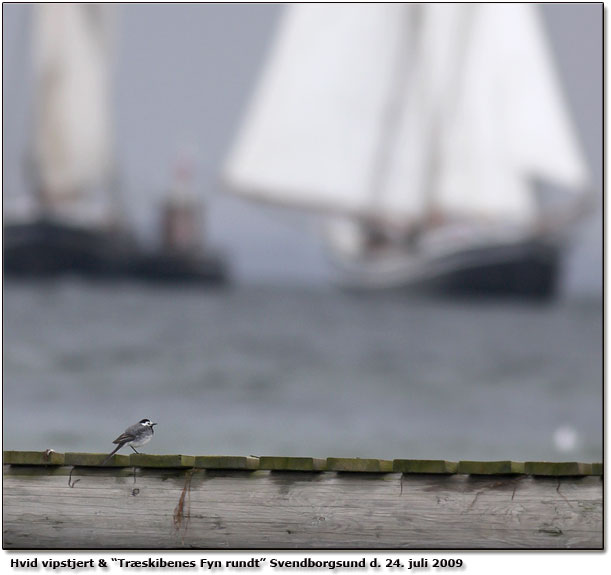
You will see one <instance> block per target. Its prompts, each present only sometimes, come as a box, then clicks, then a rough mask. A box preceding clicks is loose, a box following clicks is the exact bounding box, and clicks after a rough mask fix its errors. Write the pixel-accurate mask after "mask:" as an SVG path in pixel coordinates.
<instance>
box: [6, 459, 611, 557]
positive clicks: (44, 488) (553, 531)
mask: <svg viewBox="0 0 611 575" xmlns="http://www.w3.org/2000/svg"><path fill="white" fill-rule="evenodd" d="M19 469H23V470H24V471H25V470H26V469H27V468H20V467H18V468H10V472H8V473H5V476H4V493H3V500H4V515H3V517H4V525H3V529H4V545H5V547H6V548H54V547H71V548H101V547H106V548H109V547H110V548H138V547H140V548H160V549H162V548H219V549H221V548H227V547H231V548H256V547H259V548H261V547H269V548H286V549H291V548H357V547H367V548H465V547H472V548H482V549H484V548H546V549H547V548H601V546H602V481H601V478H600V477H598V476H585V477H580V478H576V479H573V478H564V477H546V478H535V477H531V476H526V475H521V476H497V477H494V476H484V475H477V476H468V475H439V474H438V475H433V474H431V475H428V474H414V475H404V474H401V473H345V472H344V473H341V472H340V473H335V472H298V471H297V472H289V471H287V472H284V471H217V470H206V469H195V470H178V469H174V470H170V471H168V470H164V469H160V470H157V469H138V470H135V474H132V475H129V474H126V473H124V472H125V471H127V470H126V469H122V470H120V469H112V468H110V469H101V470H99V473H96V472H94V470H93V469H92V468H75V469H74V470H73V473H72V477H71V478H70V479H71V481H72V482H73V483H72V484H73V485H74V486H73V487H69V486H68V476H67V475H59V474H57V473H50V472H48V470H47V469H46V468H40V472H39V473H38V474H34V475H32V474H29V475H28V474H25V473H24V474H20V473H19ZM7 471H8V470H7ZM119 471H121V472H122V473H121V474H118V472H119ZM77 479H78V480H79V481H77V482H76V483H74V481H75V480H77ZM181 501H182V508H181Z"/></svg>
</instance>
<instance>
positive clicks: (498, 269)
mask: <svg viewBox="0 0 611 575" xmlns="http://www.w3.org/2000/svg"><path fill="white" fill-rule="evenodd" d="M540 18H541V16H540V14H538V8H537V6H535V5H530V4H486V3H484V4H470V5H465V4H389V5H375V4H340V5H337V4H335V5H327V4H296V5H291V6H288V7H286V8H285V13H284V15H283V19H282V21H281V25H280V27H279V31H278V34H277V36H276V38H275V41H274V42H273V44H272V49H271V53H270V55H269V58H268V59H267V62H266V66H265V68H264V70H263V73H262V75H261V78H260V82H259V85H258V88H257V90H256V92H255V94H254V97H253V99H252V102H251V104H250V107H249V109H248V112H247V115H246V118H245V120H244V123H243V125H242V127H241V131H240V132H239V134H238V138H237V141H236V143H235V145H234V148H233V149H232V151H231V154H230V155H229V158H228V161H227V165H226V167H225V181H226V186H227V188H228V190H229V191H231V192H233V193H237V194H240V195H242V196H244V197H247V198H251V199H255V200H258V201H266V202H272V203H274V204H277V205H283V206H287V207H292V208H298V209H307V210H315V211H317V212H319V213H320V214H321V215H322V216H323V221H324V230H325V232H324V239H325V242H326V244H327V246H328V247H329V253H330V254H331V258H332V260H333V261H334V263H335V264H336V265H337V266H338V269H339V271H340V277H341V279H342V283H343V284H344V285H347V286H350V287H356V288H374V289H392V288H404V287H411V288H423V289H425V290H442V291H444V292H446V293H466V294H496V295H514V296H520V297H522V296H533V297H540V298H547V297H550V296H552V295H553V294H554V293H555V291H556V288H557V284H558V276H559V266H560V264H561V254H562V251H563V249H564V248H565V247H566V245H567V244H566V242H567V238H570V230H571V229H572V227H573V226H572V223H573V222H574V221H576V220H578V219H579V218H580V217H581V215H582V214H583V213H584V212H587V210H588V206H590V205H591V204H592V199H593V197H594V196H593V192H592V189H591V185H590V177H589V173H588V169H587V165H586V162H585V160H584V157H583V153H582V150H581V148H580V146H579V142H578V139H577V137H576V133H575V130H574V127H573V125H572V123H571V119H570V116H569V113H568V109H567V105H566V102H565V100H564V96H563V91H562V89H561V85H560V82H559V79H558V76H557V74H556V72H555V69H554V62H553V58H552V54H551V50H550V46H549V43H548V41H547V39H546V36H545V30H544V28H543V25H542V22H541V21H540Z"/></svg>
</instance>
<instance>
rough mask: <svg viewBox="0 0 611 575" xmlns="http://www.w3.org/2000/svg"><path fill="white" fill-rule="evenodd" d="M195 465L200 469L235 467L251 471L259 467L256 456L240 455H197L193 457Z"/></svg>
mask: <svg viewBox="0 0 611 575" xmlns="http://www.w3.org/2000/svg"><path fill="white" fill-rule="evenodd" d="M194 466H195V467H199V468H201V469H236V470H240V469H242V470H246V471H253V470H256V469H259V458H258V457H244V456H242V455H198V456H196V457H195V462H194Z"/></svg>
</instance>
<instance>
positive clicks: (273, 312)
mask: <svg viewBox="0 0 611 575" xmlns="http://www.w3.org/2000/svg"><path fill="white" fill-rule="evenodd" d="M3 312H4V316H3V317H4V319H3V328H4V349H3V351H4V365H3V368H4V369H3V373H4V388H3V389H4V391H3V399H4V403H3V407H4V410H3V412H4V430H3V431H4V436H3V443H4V449H45V448H47V447H52V448H53V449H55V450H56V451H93V452H105V451H110V449H111V447H112V444H111V441H112V440H113V439H114V438H115V437H116V436H117V435H118V434H119V433H121V432H122V431H123V429H124V428H125V427H126V426H127V425H129V424H132V423H134V422H136V421H138V420H139V419H141V418H144V417H148V418H151V419H153V420H154V421H157V422H158V423H159V425H158V426H157V428H156V430H157V431H156V435H155V438H154V441H153V442H151V443H150V444H148V445H147V446H146V447H145V448H143V450H144V451H145V452H147V453H184V454H236V455H249V454H254V455H295V456H315V457H327V456H336V457H342V456H349V457H380V458H430V459H435V458H445V459H513V460H528V459H558V460H563V459H566V460H583V461H594V460H596V461H598V460H601V458H602V308H601V302H600V300H597V301H560V302H557V303H555V304H552V305H534V304H525V303H509V302H506V303H498V302H492V301H489V302H466V301H449V300H440V299H425V298H415V297H406V296H404V297H401V296H399V295H395V296H392V297H391V296H375V297H368V296H357V295H354V294H346V293H343V292H341V291H335V290H333V289H331V288H320V289H305V288H303V289H302V288H290V287H273V288H272V287H246V286H244V287H234V288H231V289H228V290H219V291H203V292H202V291H199V290H196V289H182V288H181V289H167V288H150V287H144V286H140V285H91V284H87V283H81V282H77V281H62V282H54V283H50V284H44V285H32V284H25V283H24V284H22V283H5V287H4V305H3ZM125 451H126V452H127V451H128V450H127V449H126V450H125Z"/></svg>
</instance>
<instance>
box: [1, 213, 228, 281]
mask: <svg viewBox="0 0 611 575" xmlns="http://www.w3.org/2000/svg"><path fill="white" fill-rule="evenodd" d="M3 267H4V274H5V277H9V278H10V277H17V278H31V279H38V278H53V277H60V276H66V275H74V276H81V277H85V278H91V279H125V280H137V281H145V282H153V283H191V284H200V285H221V284H223V283H225V282H226V281H227V279H228V274H227V269H226V265H225V262H224V260H223V259H222V258H221V257H219V256H217V255H215V254H209V253H200V252H197V253H196V252H193V253H182V252H174V251H163V250H162V251H148V250H145V249H143V248H142V247H141V246H140V245H139V244H138V243H137V242H136V241H135V239H134V238H132V237H131V236H130V235H129V234H126V233H123V232H119V231H111V230H109V231H98V230H91V229H87V228H82V227H79V226H74V225H66V224H64V223H59V222H57V221H54V220H51V219H44V218H43V219H40V220H37V221H34V222H29V223H20V224H9V225H6V226H5V227H4V229H3Z"/></svg>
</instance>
